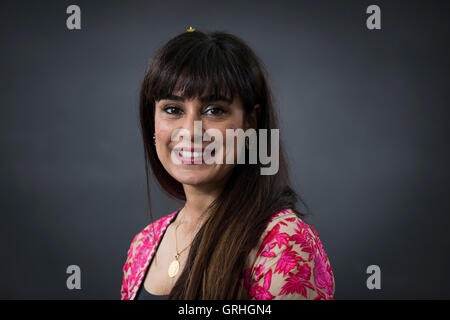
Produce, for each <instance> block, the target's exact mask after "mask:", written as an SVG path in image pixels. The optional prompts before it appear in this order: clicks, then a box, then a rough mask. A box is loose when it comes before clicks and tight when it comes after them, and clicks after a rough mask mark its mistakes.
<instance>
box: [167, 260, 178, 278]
mask: <svg viewBox="0 0 450 320" xmlns="http://www.w3.org/2000/svg"><path fill="white" fill-rule="evenodd" d="M179 268H180V263H179V262H178V260H173V261H172V263H171V264H170V266H169V271H168V274H169V277H171V278H173V277H175V276H176V275H177V273H178V269H179Z"/></svg>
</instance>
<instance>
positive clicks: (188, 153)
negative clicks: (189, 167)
mask: <svg viewBox="0 0 450 320" xmlns="http://www.w3.org/2000/svg"><path fill="white" fill-rule="evenodd" d="M180 155H181V156H182V157H183V158H192V157H194V158H201V157H202V155H203V154H202V153H201V152H191V151H180Z"/></svg>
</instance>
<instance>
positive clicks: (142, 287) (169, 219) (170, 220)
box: [134, 206, 184, 299]
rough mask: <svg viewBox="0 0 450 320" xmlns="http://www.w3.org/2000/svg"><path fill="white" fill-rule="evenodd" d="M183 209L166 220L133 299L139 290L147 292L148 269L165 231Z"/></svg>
mask: <svg viewBox="0 0 450 320" xmlns="http://www.w3.org/2000/svg"><path fill="white" fill-rule="evenodd" d="M183 208H184V206H182V207H181V208H179V209H178V211H177V212H176V213H175V214H174V215H173V216H172V217H170V218H168V219H167V220H168V222H167V224H166V226H165V227H164V231H162V234H161V237H160V238H159V241H158V243H157V245H156V248H155V250H154V251H153V254H152V255H151V257H150V255H149V257H148V258H147V260H149V261H148V263H147V266H146V267H145V271H144V275H143V276H142V280H141V283H140V285H139V288H138V289H137V290H136V294H135V295H134V299H135V298H136V296H137V295H138V294H139V291H140V290H145V291H147V289H145V286H144V283H145V278H146V277H147V274H148V271H149V270H150V267H151V265H152V262H153V258H154V257H155V256H156V253H157V252H158V249H159V245H160V244H161V242H162V240H163V239H164V236H165V234H166V232H167V229H168V228H169V226H170V224H171V223H172V222H174V221H175V220H176V219H177V216H178V214H179V213H180V211H181V210H182V209H183ZM152 232H154V231H152ZM147 292H148V291H147ZM148 293H149V294H151V295H154V294H153V293H150V292H148Z"/></svg>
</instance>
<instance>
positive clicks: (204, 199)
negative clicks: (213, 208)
mask: <svg viewBox="0 0 450 320" xmlns="http://www.w3.org/2000/svg"><path fill="white" fill-rule="evenodd" d="M183 188H184V193H185V195H186V203H185V205H184V207H183V212H182V213H181V219H182V221H181V222H183V223H186V224H188V225H191V226H195V225H198V224H199V223H202V222H204V221H205V219H206V218H207V216H208V215H209V213H206V215H205V210H206V209H207V208H208V206H209V205H210V204H211V203H212V202H213V201H214V200H215V199H216V198H217V197H218V196H219V194H220V192H221V191H222V188H223V184H222V185H217V184H216V185H215V186H214V188H213V187H211V186H209V185H208V186H196V185H183Z"/></svg>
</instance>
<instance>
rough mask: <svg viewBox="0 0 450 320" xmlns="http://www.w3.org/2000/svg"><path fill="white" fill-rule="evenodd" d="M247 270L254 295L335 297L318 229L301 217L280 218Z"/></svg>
mask: <svg viewBox="0 0 450 320" xmlns="http://www.w3.org/2000/svg"><path fill="white" fill-rule="evenodd" d="M268 228H269V231H268V233H267V235H266V236H265V237H264V239H263V241H262V244H261V246H260V248H259V250H258V253H257V254H256V260H255V263H254V264H253V267H252V268H250V269H248V270H246V287H247V290H248V292H249V295H250V298H251V299H256V300H271V299H277V300H279V299H291V300H298V299H308V300H319V299H326V300H330V299H333V295H334V289H335V285H334V275H333V271H332V269H331V265H330V261H329V259H328V257H327V255H326V253H325V251H324V249H323V246H322V243H321V242H320V239H319V237H318V235H317V233H316V231H315V230H314V229H313V228H312V227H311V226H309V225H307V224H306V223H304V222H303V221H302V220H301V219H299V218H298V217H289V218H283V219H278V220H277V221H275V222H274V223H272V224H271V226H269V227H268Z"/></svg>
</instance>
